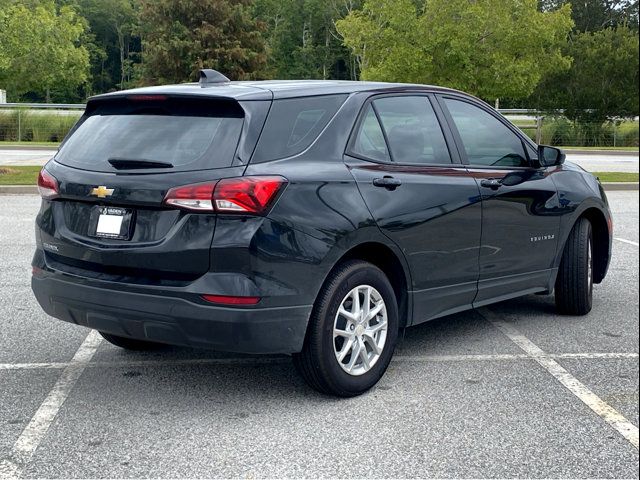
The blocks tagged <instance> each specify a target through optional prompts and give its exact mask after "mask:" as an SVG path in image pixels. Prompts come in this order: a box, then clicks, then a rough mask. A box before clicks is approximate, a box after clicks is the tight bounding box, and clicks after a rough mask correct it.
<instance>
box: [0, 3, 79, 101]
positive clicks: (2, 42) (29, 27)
mask: <svg viewBox="0 0 640 480" xmlns="http://www.w3.org/2000/svg"><path fill="white" fill-rule="evenodd" d="M85 28H86V23H85V21H84V19H82V18H81V17H79V16H78V15H77V14H76V12H75V10H74V9H73V8H71V7H68V6H64V7H61V8H60V9H57V8H56V6H55V4H54V2H53V1H44V2H38V3H37V4H34V5H31V8H27V6H25V5H24V4H21V3H17V2H16V3H13V4H9V5H8V6H6V7H5V8H2V9H1V10H0V85H2V86H3V87H4V88H6V89H7V92H8V94H9V96H10V98H13V99H17V98H18V97H19V96H20V95H23V94H25V93H28V92H34V93H36V94H40V95H43V96H44V97H45V101H47V102H50V101H51V92H52V91H53V90H62V91H69V90H70V89H71V90H72V89H76V88H77V87H79V86H81V85H83V84H84V83H85V82H86V81H87V78H88V70H89V53H88V52H87V49H86V48H85V47H84V46H82V45H80V38H81V37H82V35H83V33H84V31H85Z"/></svg>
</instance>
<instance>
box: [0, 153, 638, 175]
mask: <svg viewBox="0 0 640 480" xmlns="http://www.w3.org/2000/svg"><path fill="white" fill-rule="evenodd" d="M55 153H56V151H55V150H0V165H44V164H45V163H46V162H47V161H48V160H49V159H50V158H51V157H53V156H54V155H55ZM567 159H568V160H570V161H572V162H575V163H577V164H579V165H581V166H582V167H583V168H584V169H586V170H588V171H590V172H638V156H627V155H624V156H623V155H609V156H607V155H591V154H589V155H584V154H581V155H576V154H569V155H568V156H567Z"/></svg>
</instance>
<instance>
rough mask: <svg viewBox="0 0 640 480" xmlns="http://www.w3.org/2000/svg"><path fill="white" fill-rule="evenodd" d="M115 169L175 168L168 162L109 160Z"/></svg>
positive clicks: (127, 159)
mask: <svg viewBox="0 0 640 480" xmlns="http://www.w3.org/2000/svg"><path fill="white" fill-rule="evenodd" d="M107 162H109V163H110V164H111V165H112V166H113V168H117V169H118V170H135V169H141V168H173V164H171V163H168V162H158V161H155V160H144V159H137V160H136V159H129V158H110V159H109V160H107Z"/></svg>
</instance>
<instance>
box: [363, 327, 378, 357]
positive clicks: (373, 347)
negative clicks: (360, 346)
mask: <svg viewBox="0 0 640 480" xmlns="http://www.w3.org/2000/svg"><path fill="white" fill-rule="evenodd" d="M362 338H363V340H364V341H365V342H367V343H368V344H369V346H370V347H371V350H373V353H375V354H376V355H380V354H381V353H382V349H381V348H380V347H379V346H378V344H377V343H376V339H375V338H373V336H372V335H371V334H370V333H369V332H365V333H364V335H363V336H362Z"/></svg>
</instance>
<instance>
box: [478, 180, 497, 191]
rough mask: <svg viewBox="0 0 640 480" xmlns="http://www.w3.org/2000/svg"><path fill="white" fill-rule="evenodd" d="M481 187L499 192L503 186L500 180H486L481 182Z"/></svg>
mask: <svg viewBox="0 0 640 480" xmlns="http://www.w3.org/2000/svg"><path fill="white" fill-rule="evenodd" d="M480 185H481V186H483V187H485V188H490V189H491V190H497V189H499V188H500V187H501V186H502V180H500V179H498V178H485V179H483V180H481V181H480Z"/></svg>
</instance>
